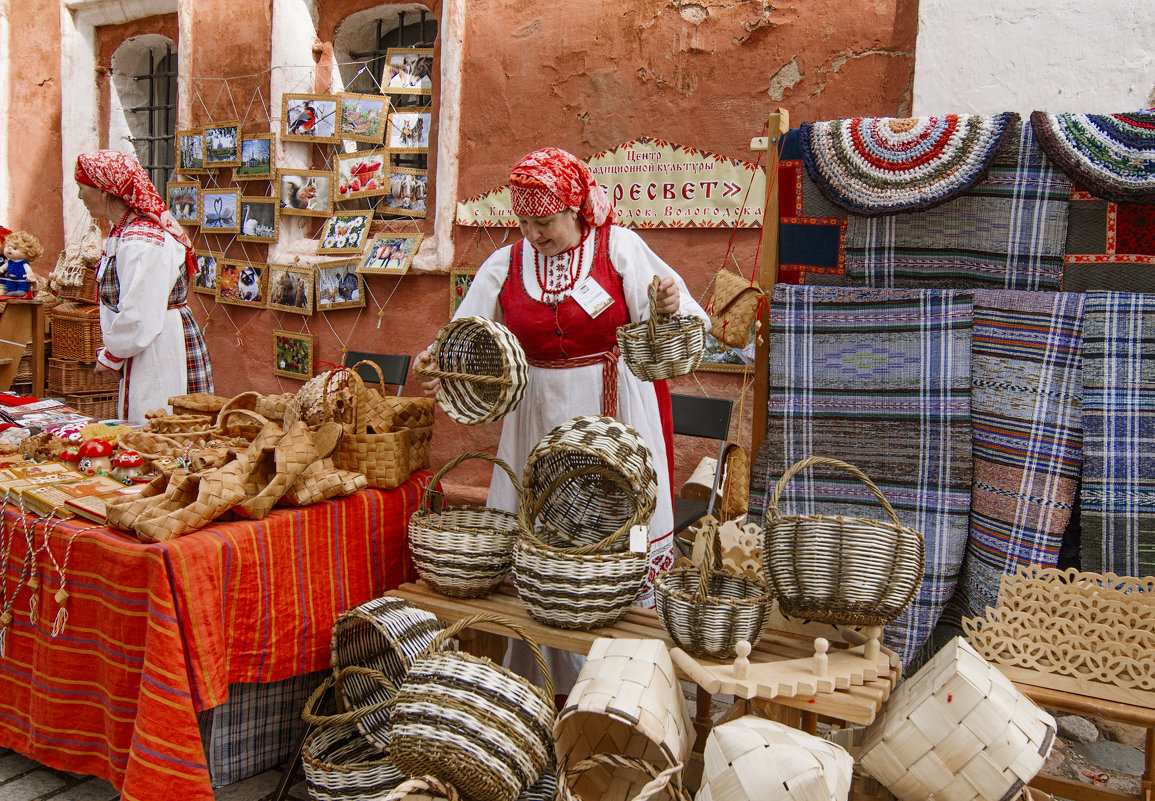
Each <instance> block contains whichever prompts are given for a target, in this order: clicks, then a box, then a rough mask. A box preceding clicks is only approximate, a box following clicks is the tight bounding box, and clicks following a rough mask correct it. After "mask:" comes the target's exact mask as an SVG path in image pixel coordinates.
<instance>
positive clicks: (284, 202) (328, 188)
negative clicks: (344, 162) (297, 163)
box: [277, 169, 333, 217]
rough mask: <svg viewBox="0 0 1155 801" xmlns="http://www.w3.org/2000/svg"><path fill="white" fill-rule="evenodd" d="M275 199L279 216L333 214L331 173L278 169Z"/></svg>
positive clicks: (325, 171)
mask: <svg viewBox="0 0 1155 801" xmlns="http://www.w3.org/2000/svg"><path fill="white" fill-rule="evenodd" d="M277 198H278V200H279V206H280V209H281V214H304V215H307V216H310V217H328V216H329V215H330V214H331V213H332V212H333V173H332V172H331V171H330V170H286V169H279V170H277Z"/></svg>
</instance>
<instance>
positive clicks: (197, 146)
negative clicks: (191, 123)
mask: <svg viewBox="0 0 1155 801" xmlns="http://www.w3.org/2000/svg"><path fill="white" fill-rule="evenodd" d="M176 171H177V172H179V173H181V174H182V175H197V174H199V173H203V172H208V171H207V170H206V169H205V134H204V131H203V130H201V129H200V128H186V129H184V130H181V131H177V132H176Z"/></svg>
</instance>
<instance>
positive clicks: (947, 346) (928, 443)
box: [750, 285, 973, 662]
mask: <svg viewBox="0 0 1155 801" xmlns="http://www.w3.org/2000/svg"><path fill="white" fill-rule="evenodd" d="M972 314H973V312H972V295H971V293H969V292H956V291H939V290H873V289H840V288H833V287H812V286H800V287H791V286H785V285H779V286H778V287H777V288H776V289H775V292H774V297H773V299H772V301H771V304H770V331H769V336H770V347H769V350H770V363H769V375H768V384H769V408H768V419H769V420H770V424H769V425H768V426H767V431H766V436H765V439H764V440H763V444H762V446H761V448H760V449H759V452H758V457H757V461H756V464H755V469H754V474H753V478H752V480H751V489H750V505H751V510H750V512H751V516H752V522H757V523H761V522H762V520H761V519H760V518H763V517H764V515H765V512H766V504H767V495H768V493H769V491H770V489H771V488H772V487H773V486H774V484H775V482H776V481H777V478H778V477H779V476H780V475H782V473H783V471H784V470H785V469H786V467H787V466H788V465H791V464H793V463H795V462H796V461H798V460H799V459H802V458H804V457H807V456H812V455H813V456H825V457H833V458H836V459H841V460H844V461H846V462H849V463H851V464H853V465H854V466H855V467H857V468H858V469H860V470H861V471H863V472H864V473H865V474H867V475H868V476H870V478H871V479H872V480H873V481H874V482H875V484H876V485H877V486H878V487H879V488H880V489H881V491H882V492H883V494H884V495H885V496H886V498H887V500H888V501H889V502H890V503H891V505H892V506H893V507H894V509H895V511H896V513H897V515H898V518H899V521H900V522H901V523H902V525H904V526H909V527H910V528H913V529H915V530H917V531H919V532H921V533H922V535H923V537H924V538H925V541H926V563H925V569H924V574H923V576H924V578H923V583H922V587H921V588H920V590H919V592H918V594H917V595H916V596H915V599H914V601H913V602H912V604H911V606H910V607H909V608H908V609H907V611H906V612H904V613H903V614H902V616H901V617H899V619H898V620H897V621H896V622H895V623H894V625H893V626H888V627H887V632H886V635H887V642H886V644H887V646H888V647H890V648H893V649H894V650H895V651H897V652H898V653H899V655H900V657H901V658H902V659H903V661H904V662H908V661H910V660H911V658H912V657H913V656H914V655H915V653H916V651H917V650H918V649H919V647H920V646H921V645H922V644H923V643H924V642H925V641H926V639H927V638H928V636H929V635H930V632H931V629H933V628H934V625H935V623H936V622H937V621H938V618H939V615H940V614H941V612H942V609H943V606H944V605H945V603H946V601H947V599H948V598H950V596H951V594H952V593H953V592H954V587H955V582H956V579H957V577H958V572H959V568H960V566H961V564H962V560H963V551H964V548H965V544H966V538H967V519H968V511H969V509H970V490H971V441H970V440H971V429H970V381H971V379H970V345H971V325H972V323H971V320H972ZM867 505H869V506H870V508H869V510H868V513H870V514H873V513H874V512H875V511H876V510H877V506H876V502H875V501H873V499H872V497H871V496H870V495H869V490H867V489H866V488H865V487H864V486H862V485H861V484H859V483H857V482H853V481H847V480H846V479H845V476H843V475H841V474H839V473H837V472H831V471H830V470H829V469H825V470H815V471H814V472H813V473H809V472H808V473H806V474H805V475H801V476H799V477H798V478H797V479H796V480H795V481H792V482H791V483H790V485H789V487H788V491H787V492H786V493H784V495H783V498H782V501H781V503H780V508H781V509H782V510H783V513H784V514H824V515H837V514H844V515H847V516H850V517H859V516H862V515H863V512H864V506H867Z"/></svg>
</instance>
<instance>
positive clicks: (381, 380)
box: [351, 359, 385, 387]
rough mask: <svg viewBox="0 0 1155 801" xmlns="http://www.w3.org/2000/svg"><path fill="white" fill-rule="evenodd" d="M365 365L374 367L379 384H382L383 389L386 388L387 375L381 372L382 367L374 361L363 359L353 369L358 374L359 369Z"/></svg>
mask: <svg viewBox="0 0 1155 801" xmlns="http://www.w3.org/2000/svg"><path fill="white" fill-rule="evenodd" d="M363 364H365V365H368V366H369V367H372V368H373V369H374V370H376V371H377V383H378V384H380V385H381V386H382V387H384V386H385V373H383V372H381V365H379V364H377V362H375V361H373V360H372V359H362V360H361V361H359V362H357V363H356V364H355V365H353V367H352V368H351V369H352V370H353V372H354V373H355V372H357V369H358V368H359V367H360V366H361V365H363Z"/></svg>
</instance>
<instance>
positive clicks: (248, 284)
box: [217, 259, 268, 307]
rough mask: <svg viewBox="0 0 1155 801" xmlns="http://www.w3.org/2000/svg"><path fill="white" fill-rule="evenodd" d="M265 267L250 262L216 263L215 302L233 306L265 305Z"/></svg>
mask: <svg viewBox="0 0 1155 801" xmlns="http://www.w3.org/2000/svg"><path fill="white" fill-rule="evenodd" d="M267 282H268V269H267V265H264V264H254V263H253V262H251V261H231V260H226V259H222V260H220V261H218V262H217V300H219V301H220V302H221V303H231V304H233V305H235V306H257V307H263V306H265V305H266V300H265V298H266V296H267V294H266V291H265V289H266V287H267V286H268V283H267Z"/></svg>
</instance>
